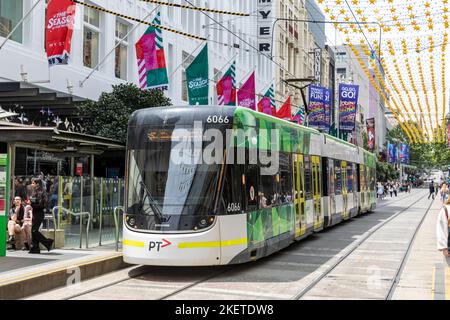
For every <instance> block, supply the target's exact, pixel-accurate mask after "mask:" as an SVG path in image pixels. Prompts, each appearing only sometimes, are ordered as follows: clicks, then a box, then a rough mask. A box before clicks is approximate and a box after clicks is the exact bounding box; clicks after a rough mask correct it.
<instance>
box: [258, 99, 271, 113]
mask: <svg viewBox="0 0 450 320" xmlns="http://www.w3.org/2000/svg"><path fill="white" fill-rule="evenodd" d="M258 111H259V112H262V113H265V114H268V115H272V106H271V104H270V98H269V97H262V98H261V100H259V102H258Z"/></svg>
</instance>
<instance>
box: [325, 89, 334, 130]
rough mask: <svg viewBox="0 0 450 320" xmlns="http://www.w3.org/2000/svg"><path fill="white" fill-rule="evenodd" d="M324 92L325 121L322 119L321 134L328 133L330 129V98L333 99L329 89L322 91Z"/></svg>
mask: <svg viewBox="0 0 450 320" xmlns="http://www.w3.org/2000/svg"><path fill="white" fill-rule="evenodd" d="M323 91H324V99H325V101H324V103H325V119H324V126H323V132H325V133H330V127H331V108H332V103H331V102H332V101H331V99H332V97H333V91H332V90H331V89H326V88H324V89H323Z"/></svg>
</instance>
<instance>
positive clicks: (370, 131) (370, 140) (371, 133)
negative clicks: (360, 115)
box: [366, 118, 375, 151]
mask: <svg viewBox="0 0 450 320" xmlns="http://www.w3.org/2000/svg"><path fill="white" fill-rule="evenodd" d="M366 125H367V146H368V147H369V150H370V151H373V150H375V119H374V118H371V119H367V120H366Z"/></svg>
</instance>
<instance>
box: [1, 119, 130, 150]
mask: <svg viewBox="0 0 450 320" xmlns="http://www.w3.org/2000/svg"><path fill="white" fill-rule="evenodd" d="M0 142H7V143H16V144H20V145H33V146H34V147H39V148H42V149H51V150H52V151H60V152H83V153H103V152H104V151H107V150H125V146H124V145H123V144H122V143H121V142H119V141H116V140H112V139H108V138H103V137H98V136H92V135H88V134H82V133H75V132H69V131H63V130H58V129H56V128H49V127H36V126H29V125H21V124H16V123H9V122H2V121H0Z"/></svg>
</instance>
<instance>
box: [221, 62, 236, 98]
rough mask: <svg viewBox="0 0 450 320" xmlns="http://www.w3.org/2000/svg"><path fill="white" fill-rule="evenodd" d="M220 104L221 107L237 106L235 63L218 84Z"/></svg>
mask: <svg viewBox="0 0 450 320" xmlns="http://www.w3.org/2000/svg"><path fill="white" fill-rule="evenodd" d="M216 89H217V96H218V104H219V105H220V106H223V105H225V106H235V105H236V64H235V62H233V64H232V65H231V67H230V68H229V69H228V71H227V72H225V74H224V76H223V77H222V79H220V80H219V82H218V83H217V87H216Z"/></svg>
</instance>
